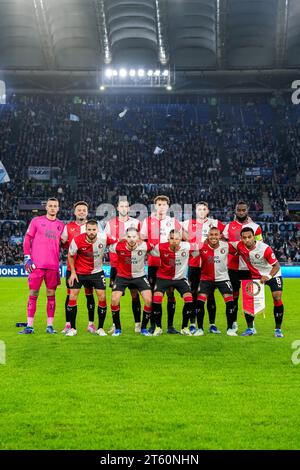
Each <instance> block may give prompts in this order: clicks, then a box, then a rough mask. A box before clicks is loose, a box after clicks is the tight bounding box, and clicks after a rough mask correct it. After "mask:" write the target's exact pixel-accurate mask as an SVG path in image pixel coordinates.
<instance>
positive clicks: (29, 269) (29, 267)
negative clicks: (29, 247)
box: [24, 255, 36, 274]
mask: <svg viewBox="0 0 300 470" xmlns="http://www.w3.org/2000/svg"><path fill="white" fill-rule="evenodd" d="M24 262H25V270H26V271H27V272H28V273H29V274H30V273H32V271H34V270H35V268H36V266H35V264H34V262H33V261H32V259H30V256H29V255H25V256H24Z"/></svg>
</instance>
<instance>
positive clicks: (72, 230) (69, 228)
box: [62, 220, 86, 271]
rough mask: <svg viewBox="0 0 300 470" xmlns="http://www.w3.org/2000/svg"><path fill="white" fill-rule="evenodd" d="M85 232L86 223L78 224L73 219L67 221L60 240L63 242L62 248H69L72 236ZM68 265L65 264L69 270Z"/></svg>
mask: <svg viewBox="0 0 300 470" xmlns="http://www.w3.org/2000/svg"><path fill="white" fill-rule="evenodd" d="M85 232H86V224H85V223H84V224H81V225H79V224H78V223H77V222H76V221H75V220H72V221H71V222H69V223H67V224H66V225H65V228H64V230H63V233H62V241H63V243H64V248H66V249H69V246H70V245H71V242H72V240H73V238H75V237H78V235H80V234H81V233H85ZM70 269H71V268H70V265H69V263H68V264H67V270H68V271H70Z"/></svg>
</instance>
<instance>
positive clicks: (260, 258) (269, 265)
mask: <svg viewBox="0 0 300 470" xmlns="http://www.w3.org/2000/svg"><path fill="white" fill-rule="evenodd" d="M232 245H233V246H234V247H235V248H236V250H237V252H238V253H239V255H240V256H241V257H242V258H243V260H244V261H245V263H246V265H247V267H248V269H249V271H250V273H251V276H252V279H259V280H260V283H261V284H266V285H267V286H269V287H270V289H271V292H272V297H273V303H274V318H275V337H276V338H283V334H282V331H281V324H282V319H283V312H284V307H283V303H282V300H281V295H282V277H281V269H280V264H279V263H278V261H277V259H276V256H275V254H274V252H273V250H272V248H271V247H270V246H269V245H267V244H266V243H264V242H256V239H255V233H254V230H253V229H252V228H251V227H244V228H243V229H242V231H241V241H239V242H237V243H232ZM245 319H246V322H247V329H246V330H245V331H244V333H242V336H252V335H254V334H255V333H256V330H255V329H254V327H253V316H252V315H249V314H247V313H245Z"/></svg>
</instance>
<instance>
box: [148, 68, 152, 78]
mask: <svg viewBox="0 0 300 470" xmlns="http://www.w3.org/2000/svg"><path fill="white" fill-rule="evenodd" d="M147 75H148V77H152V75H153V70H152V69H149V70H148V72H147Z"/></svg>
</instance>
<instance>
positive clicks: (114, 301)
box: [109, 227, 153, 336]
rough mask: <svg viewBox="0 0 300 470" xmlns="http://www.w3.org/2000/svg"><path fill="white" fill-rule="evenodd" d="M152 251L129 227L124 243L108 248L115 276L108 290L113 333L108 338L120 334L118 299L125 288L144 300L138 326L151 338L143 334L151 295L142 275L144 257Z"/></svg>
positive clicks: (145, 329) (150, 304)
mask: <svg viewBox="0 0 300 470" xmlns="http://www.w3.org/2000/svg"><path fill="white" fill-rule="evenodd" d="M152 248H153V245H152V244H150V243H148V242H142V241H141V240H140V237H139V233H138V230H137V229H136V228H135V227H129V228H128V229H127V230H126V232H125V240H122V241H120V242H118V243H115V244H114V245H111V246H110V248H109V251H110V252H111V253H115V254H116V255H117V257H118V259H117V276H116V278H115V280H114V283H113V286H112V296H111V312H112V317H113V323H114V325H115V331H114V332H113V333H112V336H120V335H121V333H122V328H121V321H120V299H121V297H122V295H123V294H124V292H125V290H126V287H128V288H129V289H130V288H134V289H137V290H138V291H139V292H140V294H141V296H142V298H143V300H144V311H143V319H142V325H141V334H142V335H143V336H152V334H151V333H149V332H148V330H147V323H148V321H149V319H150V317H151V306H152V291H151V286H150V284H149V281H148V279H147V276H146V272H145V257H146V255H147V253H148V252H149V251H150V250H151V249H152Z"/></svg>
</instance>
